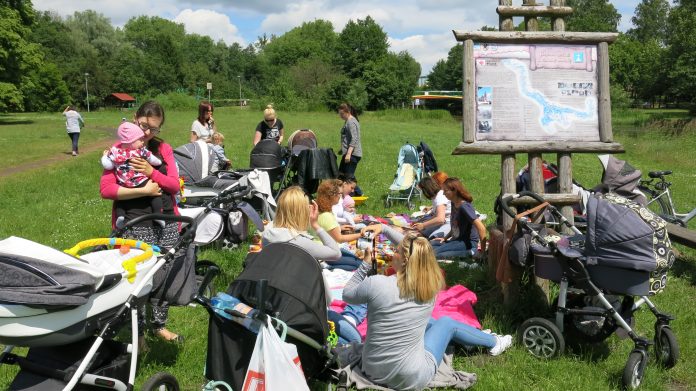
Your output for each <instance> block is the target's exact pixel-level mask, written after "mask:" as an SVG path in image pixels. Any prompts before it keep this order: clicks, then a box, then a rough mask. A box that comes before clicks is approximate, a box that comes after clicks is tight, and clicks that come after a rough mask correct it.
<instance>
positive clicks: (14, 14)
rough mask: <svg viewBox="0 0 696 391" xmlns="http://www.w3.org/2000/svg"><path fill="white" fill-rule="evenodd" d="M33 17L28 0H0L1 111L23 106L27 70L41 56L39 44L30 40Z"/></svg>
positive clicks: (34, 67)
mask: <svg viewBox="0 0 696 391" xmlns="http://www.w3.org/2000/svg"><path fill="white" fill-rule="evenodd" d="M33 21H34V10H33V8H32V6H31V2H30V1H19V0H15V1H7V0H4V1H0V112H7V111H12V110H23V109H24V99H25V91H26V90H27V89H30V88H31V87H32V84H33V83H32V78H31V77H30V74H31V73H32V72H35V71H36V70H38V69H39V66H40V64H41V61H42V59H43V58H42V56H41V49H40V47H39V45H37V44H35V43H32V42H30V41H29V36H30V32H31V30H30V27H31V25H32V23H33Z"/></svg>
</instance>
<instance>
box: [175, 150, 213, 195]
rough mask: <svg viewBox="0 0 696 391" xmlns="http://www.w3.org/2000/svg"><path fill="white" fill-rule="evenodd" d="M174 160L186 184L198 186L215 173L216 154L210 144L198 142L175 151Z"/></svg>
mask: <svg viewBox="0 0 696 391" xmlns="http://www.w3.org/2000/svg"><path fill="white" fill-rule="evenodd" d="M174 159H175V160H176V164H177V165H178V166H179V175H181V176H182V177H183V178H184V182H185V183H187V184H197V183H199V182H200V181H201V180H203V179H204V178H206V177H207V176H208V175H210V174H211V172H212V171H213V168H214V167H213V166H214V164H215V152H214V151H213V149H212V148H210V147H209V146H208V143H206V142H205V141H202V140H198V141H195V142H192V143H188V144H184V145H182V146H180V147H178V148H177V149H175V150H174Z"/></svg>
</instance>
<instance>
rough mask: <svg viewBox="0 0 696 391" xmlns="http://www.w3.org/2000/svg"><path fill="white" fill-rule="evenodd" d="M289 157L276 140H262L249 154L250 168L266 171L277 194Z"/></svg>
mask: <svg viewBox="0 0 696 391" xmlns="http://www.w3.org/2000/svg"><path fill="white" fill-rule="evenodd" d="M288 155H289V154H288V151H287V150H286V149H284V148H283V147H281V146H280V144H278V143H277V142H275V140H270V139H266V140H261V141H259V142H258V143H257V144H256V145H255V146H254V148H252V150H251V153H250V154H249V167H251V168H256V169H259V170H262V171H266V172H267V173H268V179H269V180H270V181H271V188H274V190H275V191H276V192H277V190H278V187H279V186H280V181H281V180H282V179H283V174H284V173H285V165H286V164H287V161H288Z"/></svg>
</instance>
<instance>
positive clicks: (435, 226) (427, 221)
mask: <svg viewBox="0 0 696 391" xmlns="http://www.w3.org/2000/svg"><path fill="white" fill-rule="evenodd" d="M418 187H419V188H420V189H421V191H422V192H423V195H424V196H425V197H426V198H428V199H429V200H431V201H432V203H433V205H432V208H431V209H430V211H429V212H428V214H427V215H426V216H425V217H424V219H423V220H421V221H419V222H417V223H413V224H411V227H412V228H414V229H416V230H418V232H420V233H421V235H423V236H425V237H426V238H428V239H435V238H444V237H445V236H447V234H448V233H449V231H450V215H451V214H452V203H451V202H450V200H448V199H447V197H445V194H444V192H443V191H442V189H441V188H440V185H439V184H438V183H437V182H436V181H435V179H433V178H431V177H424V178H423V179H421V181H420V182H418Z"/></svg>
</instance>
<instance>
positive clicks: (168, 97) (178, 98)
mask: <svg viewBox="0 0 696 391" xmlns="http://www.w3.org/2000/svg"><path fill="white" fill-rule="evenodd" d="M154 99H155V100H156V101H158V102H159V103H160V104H161V105H162V107H164V109H165V110H192V109H195V108H197V107H198V101H197V100H196V98H194V97H193V96H190V95H187V94H184V93H183V92H169V93H166V94H159V95H157V96H156V97H155V98H154ZM143 102H145V100H143Z"/></svg>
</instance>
